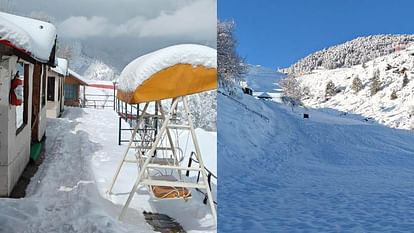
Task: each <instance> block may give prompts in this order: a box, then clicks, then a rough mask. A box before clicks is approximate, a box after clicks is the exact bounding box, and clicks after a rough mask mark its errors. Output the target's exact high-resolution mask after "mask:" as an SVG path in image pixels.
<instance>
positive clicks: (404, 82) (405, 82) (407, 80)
mask: <svg viewBox="0 0 414 233" xmlns="http://www.w3.org/2000/svg"><path fill="white" fill-rule="evenodd" d="M409 82H410V80H409V79H408V76H407V73H404V78H403V83H402V87H403V88H404V87H405V86H407V84H408V83H409Z"/></svg>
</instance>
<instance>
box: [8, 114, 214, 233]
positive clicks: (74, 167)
mask: <svg viewBox="0 0 414 233" xmlns="http://www.w3.org/2000/svg"><path fill="white" fill-rule="evenodd" d="M117 127H118V117H117V115H116V113H115V112H113V110H110V109H107V110H95V109H80V108H70V107H66V108H65V112H64V115H63V118H60V119H48V128H47V140H46V151H47V155H46V158H45V160H44V162H43V164H42V165H41V166H40V167H39V171H38V172H37V173H36V175H35V176H34V177H33V178H32V181H31V183H30V185H29V187H28V190H27V196H26V197H25V198H22V199H7V198H2V199H0V226H1V227H0V232H5V233H6V232H7V233H9V232H18V233H19V232H82V233H84V232H144V233H145V232H152V228H151V226H149V225H148V224H147V223H145V220H144V217H143V215H142V211H143V210H146V211H152V212H157V213H164V214H168V215H170V216H171V217H173V218H175V219H176V220H177V221H178V222H179V223H180V224H182V225H183V227H184V229H186V230H187V231H188V232H214V231H215V227H214V225H213V224H212V219H211V214H210V212H209V208H208V206H206V205H204V204H202V198H201V196H200V195H199V194H198V193H197V192H196V191H194V192H193V196H194V197H193V198H192V199H191V200H189V201H188V202H184V201H172V202H168V201H156V200H153V199H152V198H150V195H149V193H148V192H146V191H145V190H143V189H142V190H140V191H138V193H137V195H136V196H135V198H134V200H133V202H132V205H131V207H130V209H129V210H128V213H127V218H126V220H125V222H118V221H117V220H116V219H117V216H118V215H119V213H120V210H121V207H122V205H123V204H124V202H125V200H126V197H127V192H129V191H130V189H131V188H132V185H133V182H134V178H133V177H134V175H135V173H136V172H137V169H136V167H132V166H130V167H128V168H127V169H125V170H123V172H122V173H121V177H120V179H119V180H118V183H117V184H116V186H115V190H114V192H115V193H118V194H117V195H113V196H111V197H109V196H107V195H106V189H107V188H108V186H109V182H110V180H111V178H112V175H113V173H114V172H115V167H116V166H117V164H118V161H119V159H120V157H121V154H122V151H123V150H124V148H125V146H118V145H117V132H118V131H117ZM198 134H200V139H199V140H200V141H201V142H204V143H202V145H201V147H202V151H203V152H205V154H206V156H204V157H205V159H206V160H207V161H208V162H207V166H210V167H211V166H214V164H215V163H216V162H215V159H216V150H215V148H216V147H214V146H212V145H215V144H216V143H215V142H216V134H215V133H207V132H204V131H200V130H198ZM207 154H208V155H209V156H207ZM213 187H214V188H216V185H215V184H214V185H213Z"/></svg>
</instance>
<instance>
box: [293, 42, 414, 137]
mask: <svg viewBox="0 0 414 233" xmlns="http://www.w3.org/2000/svg"><path fill="white" fill-rule="evenodd" d="M413 49H414V47H411V48H408V49H405V50H402V51H399V52H395V53H392V54H389V55H386V56H382V57H378V58H376V59H374V60H372V61H369V62H367V63H366V64H365V65H356V66H352V67H350V68H338V69H333V70H323V69H319V70H314V71H313V72H312V73H310V74H307V75H303V76H300V77H298V79H297V80H299V82H300V83H301V86H302V89H304V88H305V87H306V88H305V89H307V91H306V92H307V93H306V94H305V96H304V98H303V99H302V101H303V103H304V104H305V105H306V106H311V107H317V108H325V107H328V108H334V109H337V110H340V111H344V112H351V113H358V114H361V115H364V116H366V117H372V118H374V119H375V120H377V121H378V122H379V123H381V124H384V125H387V126H390V127H394V128H400V129H414V55H413ZM375 75H377V77H378V78H377V81H378V85H377V88H376V89H378V90H373V85H374V84H373V83H374V82H375V81H374V79H373V77H374V76H375ZM356 79H359V80H360V81H361V82H360V87H359V88H356V87H355V85H353V82H356V81H357V80H356ZM329 81H332V82H333V84H334V87H333V90H334V91H333V92H334V93H331V94H329V93H328V94H329V96H327V90H326V88H327V84H328V82H329Z"/></svg>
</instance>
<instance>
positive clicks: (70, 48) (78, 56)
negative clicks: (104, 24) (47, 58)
mask: <svg viewBox="0 0 414 233" xmlns="http://www.w3.org/2000/svg"><path fill="white" fill-rule="evenodd" d="M88 52H89V51H88V49H86V48H84V46H83V44H82V43H81V42H79V41H72V40H62V41H60V46H59V47H58V51H57V54H58V56H59V57H64V58H66V59H68V60H69V66H70V68H71V69H72V70H74V71H75V72H77V73H79V74H83V77H85V78H86V79H90V80H106V81H112V80H113V79H114V77H116V76H117V75H118V73H119V71H118V70H117V69H116V68H114V67H112V66H110V65H107V64H105V63H104V62H102V61H101V60H100V59H98V58H96V57H92V56H89V55H88Z"/></svg>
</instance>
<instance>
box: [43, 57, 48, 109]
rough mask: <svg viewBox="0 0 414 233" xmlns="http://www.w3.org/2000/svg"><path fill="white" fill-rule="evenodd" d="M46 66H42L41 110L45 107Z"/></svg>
mask: <svg viewBox="0 0 414 233" xmlns="http://www.w3.org/2000/svg"><path fill="white" fill-rule="evenodd" d="M46 73H47V71H46V66H45V65H43V74H42V108H43V107H44V106H45V105H46Z"/></svg>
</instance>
